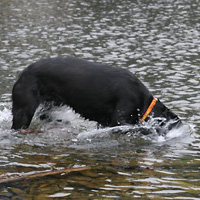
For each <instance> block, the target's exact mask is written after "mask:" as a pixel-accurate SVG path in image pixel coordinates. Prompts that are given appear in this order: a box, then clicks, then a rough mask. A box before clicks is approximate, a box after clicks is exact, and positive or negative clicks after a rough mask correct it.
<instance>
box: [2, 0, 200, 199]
mask: <svg viewBox="0 0 200 200" xmlns="http://www.w3.org/2000/svg"><path fill="white" fill-rule="evenodd" d="M0 14H1V18H0V27H1V29H0V33H1V40H0V47H1V48H0V54H1V56H0V70H1V73H0V97H1V101H0V177H1V179H8V178H13V177H21V176H27V175H30V174H35V173H39V172H45V171H51V170H54V169H55V170H59V169H66V168H76V167H84V166H91V169H90V170H85V171H80V172H71V173H68V174H59V175H54V176H47V177H45V178H34V179H29V180H26V181H24V180H21V181H14V182H7V183H3V184H0V188H1V189H0V199H14V198H15V199H33V198H34V199H58V198H59V199H138V198H140V199H162V198H165V199H199V198H200V195H199V190H200V176H199V170H200V168H199V161H200V151H199V149H200V138H199V133H200V131H199V125H200V115H199V108H200V100H199V99H200V98H199V97H200V96H199V94H200V93H199V91H200V84H199V79H200V73H199V63H200V57H199V50H200V32H199V30H200V24H199V18H200V7H199V5H198V1H195V0H191V1H188V2H187V1H180V0H178V1H174V0H166V1H161V0H159V1H145V0H141V1H130V0H123V1H121V0H118V1H104V0H101V1H97V0H95V1H92V0H84V1H78V0H74V1H70V0H69V1H60V0H55V1H52V2H50V1H47V0H38V1H33V0H29V1H24V0H17V1H14V0H11V1H6V0H1V2H0ZM55 56H76V57H80V58H85V59H88V60H92V61H96V62H102V63H108V64H111V65H118V66H122V67H126V68H129V69H130V71H132V72H133V73H135V74H136V75H137V76H138V77H139V78H140V79H141V80H142V81H143V82H144V83H145V85H146V86H147V87H149V88H150V89H151V91H152V92H153V94H154V95H155V96H157V97H158V98H160V99H162V101H163V102H165V104H166V105H167V106H168V107H169V108H171V109H172V110H173V111H174V112H175V113H176V114H178V116H180V118H181V119H183V121H184V122H185V124H186V125H185V128H184V130H174V131H173V132H170V133H169V134H168V135H166V136H158V135H155V134H149V135H142V134H141V127H137V126H134V127H120V128H119V129H118V130H116V129H115V130H113V129H110V128H106V129H99V130H97V129H96V124H95V123H94V122H89V121H87V120H84V119H81V118H80V116H79V115H75V114H74V113H73V112H72V111H71V110H69V109H68V108H59V109H58V110H55V111H54V118H55V119H56V118H59V119H60V118H62V119H63V121H62V122H61V123H58V122H56V120H55V121H53V122H49V123H47V122H41V121H39V120H37V118H35V119H34V121H33V123H32V125H31V129H33V130H35V129H36V130H42V131H44V132H41V133H30V134H28V133H27V134H23V133H20V134H18V133H15V132H11V131H10V126H11V90H12V85H13V83H14V81H15V80H16V78H17V75H18V73H19V72H20V71H21V70H22V69H23V68H24V67H26V66H27V65H29V64H30V63H32V62H34V61H36V60H38V59H40V58H46V57H55ZM69 122H70V123H69ZM188 125H189V126H190V128H189V127H188ZM147 127H148V126H147V124H146V125H145V128H147Z"/></svg>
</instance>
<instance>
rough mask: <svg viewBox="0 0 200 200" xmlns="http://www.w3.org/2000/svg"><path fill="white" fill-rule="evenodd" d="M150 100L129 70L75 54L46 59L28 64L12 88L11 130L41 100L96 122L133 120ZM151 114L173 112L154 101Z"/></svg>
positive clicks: (109, 123) (22, 123)
mask: <svg viewBox="0 0 200 200" xmlns="http://www.w3.org/2000/svg"><path fill="white" fill-rule="evenodd" d="M152 99H153V95H152V94H151V92H150V91H149V90H148V89H147V88H146V87H145V86H144V85H143V84H142V82H141V81H140V80H139V79H138V78H137V77H136V76H135V75H133V74H132V73H131V72H129V71H128V70H126V69H122V68H118V67H110V66H108V65H104V64H96V63H92V62H88V61H85V60H82V59H77V58H50V59H44V60H40V61H38V62H36V63H33V64H32V65H30V66H28V67H27V68H26V69H24V71H23V72H22V73H21V74H20V76H19V79H18V80H17V82H16V83H15V85H14V87H13V91H12V100H13V108H12V113H13V124H12V129H25V128H28V127H29V125H30V123H31V120H32V117H33V115H34V113H35V111H36V109H37V107H38V106H39V105H40V104H41V103H45V102H55V103H56V104H57V105H65V104H66V105H68V106H70V107H72V108H73V109H74V110H75V111H76V112H77V113H79V114H81V116H83V117H85V118H87V119H89V120H94V121H97V122H98V123H99V124H101V125H102V126H117V125H124V124H136V123H138V121H139V119H140V118H141V116H142V115H143V114H144V112H145V111H146V109H147V108H148V106H149V105H150V103H151V101H152ZM152 114H153V116H154V117H164V118H165V119H166V121H169V120H171V119H175V120H177V121H178V122H177V123H175V124H174V125H173V126H176V125H177V124H180V123H181V122H180V120H179V119H178V117H177V116H176V115H175V114H174V113H172V112H171V111H170V110H169V109H168V108H166V107H165V106H164V105H163V104H162V103H161V102H160V101H158V102H157V104H156V106H155V107H154V108H153V111H152Z"/></svg>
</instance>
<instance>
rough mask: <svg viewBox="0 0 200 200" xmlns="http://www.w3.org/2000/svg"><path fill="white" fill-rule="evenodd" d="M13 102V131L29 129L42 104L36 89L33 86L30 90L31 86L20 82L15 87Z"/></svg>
mask: <svg viewBox="0 0 200 200" xmlns="http://www.w3.org/2000/svg"><path fill="white" fill-rule="evenodd" d="M12 100H13V107H12V113H13V124H12V129H15V130H18V129H26V128H28V126H29V125H30V123H31V120H32V118H33V115H34V113H35V110H36V109H37V107H38V105H39V103H40V102H39V98H38V94H37V90H36V88H35V87H34V86H33V85H32V87H31V88H30V87H29V84H27V83H26V84H21V83H20V81H19V82H18V83H16V84H15V85H14V87H13V91H12Z"/></svg>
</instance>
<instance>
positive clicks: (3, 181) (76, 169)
mask: <svg viewBox="0 0 200 200" xmlns="http://www.w3.org/2000/svg"><path fill="white" fill-rule="evenodd" d="M87 169H91V167H78V168H71V169H61V170H54V171H50V172H40V173H35V174H32V175H27V176H21V177H16V178H8V179H2V180H0V184H1V183H8V182H13V181H22V180H29V179H34V178H40V177H44V176H50V175H56V174H62V173H69V172H77V171H83V170H87Z"/></svg>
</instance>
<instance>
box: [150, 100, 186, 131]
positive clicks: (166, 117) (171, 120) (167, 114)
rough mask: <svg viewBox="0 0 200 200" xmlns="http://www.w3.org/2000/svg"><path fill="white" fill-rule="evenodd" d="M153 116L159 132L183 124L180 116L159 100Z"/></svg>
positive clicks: (153, 110)
mask: <svg viewBox="0 0 200 200" xmlns="http://www.w3.org/2000/svg"><path fill="white" fill-rule="evenodd" d="M151 115H152V117H153V119H154V120H153V121H154V124H155V126H156V127H157V128H156V129H158V132H164V133H167V132H169V131H170V130H172V129H177V128H180V127H181V126H183V124H182V122H181V120H180V119H179V117H178V116H177V115H176V114H174V113H173V112H172V111H171V110H170V109H168V108H167V107H166V106H165V105H164V104H163V103H161V102H160V101H159V100H158V101H157V102H156V104H155V106H154V107H153V109H152V114H151Z"/></svg>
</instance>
